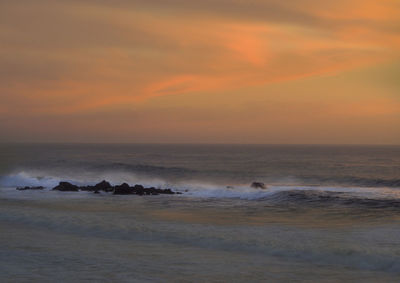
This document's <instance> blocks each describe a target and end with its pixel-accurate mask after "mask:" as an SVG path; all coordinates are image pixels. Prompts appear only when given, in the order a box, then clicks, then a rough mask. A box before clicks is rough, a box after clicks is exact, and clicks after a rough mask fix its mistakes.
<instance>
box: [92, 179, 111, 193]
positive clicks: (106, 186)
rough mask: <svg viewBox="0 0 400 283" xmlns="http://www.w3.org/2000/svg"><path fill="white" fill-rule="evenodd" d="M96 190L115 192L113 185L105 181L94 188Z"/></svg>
mask: <svg viewBox="0 0 400 283" xmlns="http://www.w3.org/2000/svg"><path fill="white" fill-rule="evenodd" d="M94 190H95V191H105V192H111V191H113V186H111V184H110V183H109V182H107V181H105V180H103V181H101V182H100V183H98V184H96V185H95V186H94Z"/></svg>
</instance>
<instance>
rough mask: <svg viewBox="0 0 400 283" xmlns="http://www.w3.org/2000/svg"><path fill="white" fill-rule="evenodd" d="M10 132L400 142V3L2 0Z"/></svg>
mask: <svg viewBox="0 0 400 283" xmlns="http://www.w3.org/2000/svg"><path fill="white" fill-rule="evenodd" d="M0 133H1V134H0V141H1V142H138V143H146V142H151V143H250V144H251V143H267V144H400V1H398V0H324V1H321V0H291V1H281V0H201V1H188V0H114V1H105V0H79V1H78V0H58V1H54V0H35V1H31V0H18V1H13V0H0Z"/></svg>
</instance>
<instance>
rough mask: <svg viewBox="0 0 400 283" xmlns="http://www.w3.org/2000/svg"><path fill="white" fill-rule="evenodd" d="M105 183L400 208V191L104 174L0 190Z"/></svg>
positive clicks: (30, 176)
mask: <svg viewBox="0 0 400 283" xmlns="http://www.w3.org/2000/svg"><path fill="white" fill-rule="evenodd" d="M100 179H106V180H108V181H110V183H111V184H113V185H116V184H120V183H122V182H127V183H128V184H130V185H135V184H142V185H145V186H154V187H159V188H171V189H172V190H174V191H177V192H182V193H183V194H182V195H181V196H183V197H190V198H203V199H204V198H212V199H241V200H253V201H264V202H266V203H269V204H271V205H289V204H292V205H294V204H297V205H307V206H322V205H323V206H327V205H329V206H332V205H334V206H337V205H341V206H363V207H374V208H388V207H391V208H400V189H396V188H380V187H368V188H362V187H335V186H331V187H327V186H304V185H291V186H279V185H269V186H268V189H267V190H263V189H254V188H250V186H249V185H246V184H239V185H235V186H221V185H217V184H213V183H206V182H193V181H192V182H191V181H187V182H177V183H168V182H166V181H164V180H162V179H151V178H150V179H143V178H140V177H137V176H135V175H131V174H129V175H123V174H121V173H118V174H115V173H105V174H103V175H100V176H99V175H93V176H87V175H84V176H80V177H78V178H77V176H69V177H67V178H66V177H64V178H61V177H60V176H44V175H43V174H40V172H36V173H33V172H25V171H23V172H19V173H16V174H10V175H6V176H1V177H0V187H2V188H5V187H7V188H14V189H15V187H20V186H43V187H45V188H47V189H51V188H53V187H55V186H56V185H57V184H58V183H59V182H60V181H68V182H71V183H73V184H76V185H94V184H95V183H97V182H99V181H101V180H100Z"/></svg>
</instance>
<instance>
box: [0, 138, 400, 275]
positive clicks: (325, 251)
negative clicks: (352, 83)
mask: <svg viewBox="0 0 400 283" xmlns="http://www.w3.org/2000/svg"><path fill="white" fill-rule="evenodd" d="M399 153H400V147H362V148H359V147H351V148H349V147H326V146H322V147H318V148H317V149H315V148H313V147H296V146H295V147H291V146H286V147H279V146H275V147H271V146H257V147H251V146H234V147H232V146H186V147H179V146H174V145H171V146H155V145H153V146H146V145H141V146H136V145H126V146H123V147H119V146H111V147H110V146H106V145H101V146H94V147H93V146H90V145H80V146H76V145H62V146H60V145H51V146H47V145H35V146H29V145H24V146H19V145H12V146H10V147H7V148H6V149H5V148H4V147H1V146H0V155H1V157H2V158H1V159H0V231H1V233H0V261H1V262H2V265H0V279H1V281H2V282H32V281H37V282H54V281H62V282H82V281H95V282H132V281H139V282H193V281H195V282H199V281H200V282H204V281H207V282H226V281H229V282H237V281H246V282H249V281H251V282H265V281H268V282H288V281H290V282H310V281H313V282H315V281H317V282H338V281H341V282H354V281H363V282H394V281H396V280H397V279H398V277H399V276H400V239H399V237H398V235H400V186H397V183H396V182H397V181H398V180H399V179H400V178H399V172H400V154H399ZM101 180H107V181H108V182H110V185H111V186H116V185H120V184H122V183H124V182H125V183H127V184H128V185H129V186H132V187H133V186H135V185H136V184H142V185H143V186H144V187H148V188H150V187H154V188H158V187H159V188H160V189H167V188H170V189H171V190H172V191H174V192H181V193H182V194H173V195H168V194H162V195H143V196H140V195H135V194H133V195H114V194H112V192H103V191H100V192H99V193H98V194H95V193H94V192H91V191H78V192H63V191H53V190H51V189H52V188H54V187H56V186H57V185H59V182H60V181H67V182H70V183H71V184H72V185H77V186H94V185H96V184H97V183H98V182H99V181H101ZM382 180H384V182H382ZM255 181H257V182H263V183H265V185H266V186H267V189H265V190H264V189H260V188H251V187H250V185H251V182H255ZM18 186H43V187H44V189H43V190H22V191H19V190H16V188H17V187H18Z"/></svg>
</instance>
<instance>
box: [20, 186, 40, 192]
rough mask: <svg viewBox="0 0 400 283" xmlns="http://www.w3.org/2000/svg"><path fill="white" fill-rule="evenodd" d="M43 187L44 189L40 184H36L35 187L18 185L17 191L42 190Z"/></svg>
mask: <svg viewBox="0 0 400 283" xmlns="http://www.w3.org/2000/svg"><path fill="white" fill-rule="evenodd" d="M43 189H44V187H42V186H37V187H28V186H26V187H18V188H17V190H18V191H26V190H43Z"/></svg>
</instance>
